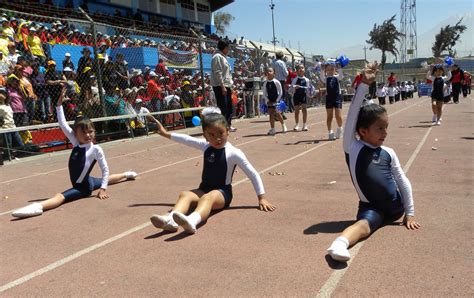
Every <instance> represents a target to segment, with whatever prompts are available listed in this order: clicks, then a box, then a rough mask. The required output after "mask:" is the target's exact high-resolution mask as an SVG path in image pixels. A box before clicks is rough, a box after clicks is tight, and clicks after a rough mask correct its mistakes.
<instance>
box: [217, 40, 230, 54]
mask: <svg viewBox="0 0 474 298" xmlns="http://www.w3.org/2000/svg"><path fill="white" fill-rule="evenodd" d="M228 46H229V43H228V42H227V41H225V40H222V39H221V40H219V42H218V43H217V48H218V49H219V51H221V52H222V51H223V50H224V49H225V48H227V47H228Z"/></svg>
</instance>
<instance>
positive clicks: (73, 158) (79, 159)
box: [12, 86, 137, 218]
mask: <svg viewBox="0 0 474 298" xmlns="http://www.w3.org/2000/svg"><path fill="white" fill-rule="evenodd" d="M65 95H66V88H65V87H64V86H63V88H62V91H61V95H60V96H59V100H58V102H57V107H56V112H57V115H58V122H59V126H60V127H61V130H62V131H63V132H64V134H65V135H66V136H67V138H68V139H69V141H70V142H71V144H72V145H73V146H74V148H73V149H72V151H71V155H70V157H69V165H68V168H69V177H70V179H71V183H72V188H70V189H68V190H66V191H65V192H63V193H58V194H56V195H54V197H52V198H50V199H47V200H45V201H43V202H41V203H33V204H30V205H28V206H26V207H23V208H20V209H18V210H16V211H14V212H13V213H12V215H13V216H14V217H20V218H25V217H31V216H36V215H41V214H43V211H44V210H49V209H54V208H56V207H58V206H60V205H62V204H63V203H65V202H71V201H74V200H77V199H81V198H86V197H89V196H90V195H91V194H92V191H94V190H96V189H99V188H100V190H99V193H98V194H97V197H99V199H101V200H105V199H108V198H109V195H108V194H107V193H106V192H105V190H106V189H107V185H108V184H114V183H118V182H120V181H122V180H128V179H135V177H136V176H137V173H135V172H131V171H129V172H125V173H122V174H115V175H110V176H109V167H108V166H107V162H106V160H105V155H104V151H103V150H102V148H101V147H100V146H98V145H94V144H93V143H92V141H93V139H94V136H95V129H94V124H93V123H92V121H91V120H90V119H88V118H86V117H77V118H76V120H75V121H74V128H73V129H72V128H71V127H69V125H68V124H67V122H66V118H65V116H64V111H63V107H62V103H63V99H64V97H65ZM97 161H98V162H99V166H100V169H101V171H102V179H99V178H95V177H90V176H89V174H90V172H91V171H92V168H93V167H94V165H95V163H96V162H97Z"/></svg>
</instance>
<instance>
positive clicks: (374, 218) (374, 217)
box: [328, 63, 420, 261]
mask: <svg viewBox="0 0 474 298" xmlns="http://www.w3.org/2000/svg"><path fill="white" fill-rule="evenodd" d="M376 72H377V64H376V63H374V64H372V65H369V66H367V67H366V69H365V70H364V72H363V74H364V77H363V80H362V84H361V85H359V88H358V89H357V92H356V94H355V96H354V98H353V100H352V103H351V106H350V108H349V112H348V116H347V120H346V129H345V132H344V140H343V146H344V152H345V154H346V161H347V164H348V166H349V172H350V174H351V178H352V182H353V184H354V187H355V188H356V191H357V193H358V195H359V198H360V201H359V210H358V212H357V222H356V223H354V224H353V225H351V226H350V227H348V228H346V229H345V230H344V231H343V232H342V234H341V236H339V237H338V238H337V239H336V240H334V242H333V243H332V244H331V246H330V247H329V249H328V254H329V255H330V256H331V257H332V258H333V259H334V260H337V261H347V260H349V259H350V254H349V250H348V247H349V246H351V245H354V244H355V243H357V242H358V241H359V240H361V239H363V238H365V237H368V236H369V235H370V234H371V233H373V232H374V231H375V230H377V229H378V228H380V227H381V226H382V225H383V224H384V222H393V221H395V220H397V219H398V218H400V217H401V216H402V215H403V214H404V213H405V217H404V220H403V222H404V224H405V225H406V227H407V228H408V229H410V230H416V229H419V228H420V225H419V224H418V223H417V222H416V221H415V218H414V215H415V208H414V206H413V197H412V191H411V184H410V181H409V180H408V178H407V177H406V176H405V173H404V172H403V169H402V167H401V165H400V162H399V161H398V157H397V155H396V154H395V152H394V151H393V149H391V148H388V147H385V146H382V144H383V142H384V141H385V138H386V137H387V127H388V118H387V112H386V110H385V108H384V107H382V106H380V105H377V104H369V105H365V106H363V107H362V108H361V105H362V103H363V101H364V96H365V94H366V93H367V90H368V86H369V85H370V83H371V82H372V81H373V80H374V79H375V74H376ZM356 133H357V134H358V135H359V137H360V139H359V140H357V139H356Z"/></svg>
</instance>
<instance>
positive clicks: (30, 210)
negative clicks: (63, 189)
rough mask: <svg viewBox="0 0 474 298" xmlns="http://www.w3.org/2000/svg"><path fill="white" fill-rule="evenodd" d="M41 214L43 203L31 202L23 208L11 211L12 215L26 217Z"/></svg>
mask: <svg viewBox="0 0 474 298" xmlns="http://www.w3.org/2000/svg"><path fill="white" fill-rule="evenodd" d="M41 214H43V205H41V204H40V203H33V204H30V205H28V206H25V207H23V208H20V209H17V210H15V211H13V212H12V215H13V216H14V217H19V218H26V217H31V216H37V215H41Z"/></svg>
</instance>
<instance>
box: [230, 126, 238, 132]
mask: <svg viewBox="0 0 474 298" xmlns="http://www.w3.org/2000/svg"><path fill="white" fill-rule="evenodd" d="M229 130H230V131H231V132H234V131H237V128H235V127H233V126H231V127H230V129H229Z"/></svg>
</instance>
